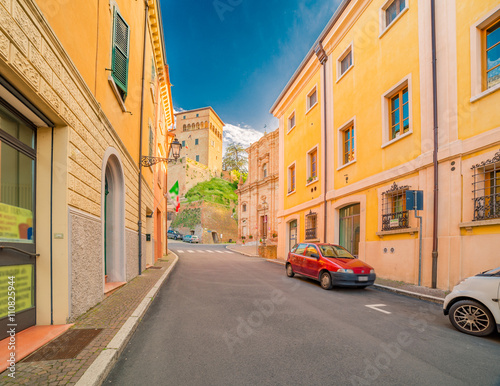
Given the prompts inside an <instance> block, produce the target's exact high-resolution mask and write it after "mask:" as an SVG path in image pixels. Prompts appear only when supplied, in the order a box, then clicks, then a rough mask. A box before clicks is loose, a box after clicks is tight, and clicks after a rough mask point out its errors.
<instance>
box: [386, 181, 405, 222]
mask: <svg viewBox="0 0 500 386" xmlns="http://www.w3.org/2000/svg"><path fill="white" fill-rule="evenodd" d="M408 189H410V187H409V186H408V185H405V186H398V185H397V184H396V183H394V184H393V185H392V187H391V188H390V189H389V190H387V191H386V192H384V193H382V230H383V231H390V230H394V229H404V228H409V227H410V222H409V218H408V211H407V210H406V191H407V190H408Z"/></svg>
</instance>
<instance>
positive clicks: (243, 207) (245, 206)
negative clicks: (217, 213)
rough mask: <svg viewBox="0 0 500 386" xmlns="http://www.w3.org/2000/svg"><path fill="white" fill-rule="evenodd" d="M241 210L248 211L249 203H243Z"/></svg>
mask: <svg viewBox="0 0 500 386" xmlns="http://www.w3.org/2000/svg"><path fill="white" fill-rule="evenodd" d="M241 210H242V211H243V212H246V211H247V204H243V205H242V206H241Z"/></svg>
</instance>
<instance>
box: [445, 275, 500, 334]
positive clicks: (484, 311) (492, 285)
mask: <svg viewBox="0 0 500 386" xmlns="http://www.w3.org/2000/svg"><path fill="white" fill-rule="evenodd" d="M443 312H444V314H445V315H449V318H450V322H451V324H452V325H453V327H455V328H456V329H457V330H458V331H460V332H464V333H466V334H470V335H475V336H486V335H489V334H491V333H492V332H493V331H495V329H496V330H497V331H498V332H500V267H498V268H495V269H492V270H490V271H485V272H483V273H480V274H478V275H476V276H472V277H468V278H467V279H464V280H462V281H461V282H460V283H459V284H457V285H456V286H455V288H453V291H451V293H450V294H448V295H447V296H446V298H445V299H444V304H443Z"/></svg>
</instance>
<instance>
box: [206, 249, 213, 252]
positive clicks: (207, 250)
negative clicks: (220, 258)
mask: <svg viewBox="0 0 500 386" xmlns="http://www.w3.org/2000/svg"><path fill="white" fill-rule="evenodd" d="M205 252H207V253H214V251H211V250H209V249H206V250H205Z"/></svg>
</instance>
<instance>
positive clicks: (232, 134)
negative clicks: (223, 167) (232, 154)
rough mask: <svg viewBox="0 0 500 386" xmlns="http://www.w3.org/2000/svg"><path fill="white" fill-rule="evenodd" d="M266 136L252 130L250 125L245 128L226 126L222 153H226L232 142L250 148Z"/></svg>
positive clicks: (244, 126)
mask: <svg viewBox="0 0 500 386" xmlns="http://www.w3.org/2000/svg"><path fill="white" fill-rule="evenodd" d="M263 135H264V134H263V133H261V132H260V131H257V130H255V129H253V128H251V127H250V126H248V125H243V127H240V126H235V125H231V124H227V125H226V126H224V134H223V142H222V151H223V153H224V152H225V151H226V147H227V145H229V144H230V143H231V142H235V143H239V144H241V145H243V147H245V149H246V148H247V147H249V146H250V145H251V144H252V143H254V142H257V141H258V140H259V139H260V138H262V136H263Z"/></svg>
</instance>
